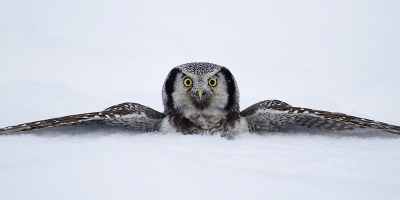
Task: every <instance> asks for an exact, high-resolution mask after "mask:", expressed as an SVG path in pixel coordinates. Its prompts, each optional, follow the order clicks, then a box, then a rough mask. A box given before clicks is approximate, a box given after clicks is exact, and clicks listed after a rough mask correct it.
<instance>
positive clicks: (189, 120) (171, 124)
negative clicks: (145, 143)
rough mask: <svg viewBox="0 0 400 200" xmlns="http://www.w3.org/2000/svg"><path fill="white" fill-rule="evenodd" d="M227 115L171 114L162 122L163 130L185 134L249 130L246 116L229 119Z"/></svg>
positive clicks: (161, 127) (234, 132)
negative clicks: (233, 119)
mask: <svg viewBox="0 0 400 200" xmlns="http://www.w3.org/2000/svg"><path fill="white" fill-rule="evenodd" d="M229 120H230V119H229V117H228V116H227V115H222V114H221V115H218V114H213V115H210V114H203V113H200V114H199V113H193V114H189V115H185V116H183V115H169V116H167V117H166V118H165V119H164V120H163V121H162V123H161V126H160V129H159V130H160V131H161V132H180V133H184V134H203V133H210V134H214V133H221V134H226V133H229V134H231V133H232V134H237V133H242V132H248V125H247V121H246V120H245V119H244V118H239V119H236V120H235V121H234V122H232V121H229Z"/></svg>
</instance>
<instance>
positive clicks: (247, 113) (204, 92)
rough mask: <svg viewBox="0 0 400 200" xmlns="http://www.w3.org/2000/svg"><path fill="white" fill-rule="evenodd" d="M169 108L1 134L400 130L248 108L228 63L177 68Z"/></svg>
mask: <svg viewBox="0 0 400 200" xmlns="http://www.w3.org/2000/svg"><path fill="white" fill-rule="evenodd" d="M162 101H163V104H164V112H163V113H161V112H158V111H156V110H154V109H152V108H149V107H146V106H144V105H141V104H138V103H122V104H118V105H115V106H111V107H109V108H107V109H105V110H103V111H100V112H91V113H84V114H77V115H70V116H65V117H59V118H53V119H47V120H41V121H35V122H30V123H24V124H20V125H16V126H9V127H5V128H2V129H0V134H11V133H18V132H22V131H30V130H37V129H43V128H49V127H57V126H63V125H72V124H75V125H84V124H102V125H104V126H114V127H124V128H126V129H131V130H138V131H144V132H146V131H149V132H179V133H182V134H205V133H206V134H215V133H219V134H220V135H221V136H224V137H228V138H231V137H233V136H235V135H237V134H240V133H243V132H268V131H283V130H294V129H295V128H296V127H304V128H312V129H321V130H331V131H341V130H353V129H367V128H369V129H378V130H381V131H386V132H390V133H394V134H399V135H400V127H399V126H395V125H390V124H387V123H383V122H378V121H373V120H369V119H364V118H359V117H354V116H350V115H346V114H342V113H337V112H328V111H322V110H314V109H309V108H301V107H293V106H291V105H289V104H287V103H285V102H282V101H279V100H266V101H261V102H258V103H256V104H254V105H252V106H250V107H248V108H246V109H244V110H242V111H240V108H239V89H238V86H237V83H236V81H235V78H234V76H233V75H232V73H231V72H230V71H229V69H227V68H226V67H223V66H219V65H216V64H212V63H197V62H196V63H188V64H183V65H180V66H177V67H175V68H173V69H172V70H171V71H170V72H169V74H168V75H167V78H166V79H165V82H164V85H163V88H162Z"/></svg>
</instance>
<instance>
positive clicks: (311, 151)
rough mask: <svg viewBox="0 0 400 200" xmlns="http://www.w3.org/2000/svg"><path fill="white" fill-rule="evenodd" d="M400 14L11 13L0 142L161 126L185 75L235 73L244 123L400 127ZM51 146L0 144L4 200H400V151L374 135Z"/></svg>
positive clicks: (151, 8)
mask: <svg viewBox="0 0 400 200" xmlns="http://www.w3.org/2000/svg"><path fill="white" fill-rule="evenodd" d="M399 10H400V3H399V2H398V1H309V0H307V1H275V2H272V1H141V2H136V1H64V2H60V1H40V0H38V1H18V0H12V1H11V0H10V1H8V0H3V1H1V2H0V70H1V71H0V72H1V73H0V110H2V112H0V126H1V127H4V126H9V125H14V124H18V123H23V122H27V121H34V120H39V119H44V118H50V117H58V116H62V115H68V114H76V113H82V112H90V111H97V110H102V109H104V108H106V107H109V106H111V105H113V104H117V103H122V102H137V103H141V104H144V105H147V106H150V107H153V108H155V109H157V110H159V111H163V108H162V103H161V87H162V84H163V82H164V79H165V77H166V75H167V74H168V72H169V70H171V68H173V67H175V66H177V65H180V64H183V63H187V62H212V63H215V64H219V65H223V66H225V67H228V68H229V69H230V70H231V72H232V73H233V74H234V75H235V78H236V80H237V82H238V85H239V89H240V92H241V107H242V109H243V108H246V107H247V106H249V105H251V104H252V103H256V102H258V101H261V100H265V99H279V100H283V101H286V102H288V103H290V104H291V105H294V106H303V107H310V108H316V109H323V110H330V111H338V112H345V113H348V114H352V115H356V116H362V117H368V118H371V119H374V120H379V121H385V122H389V123H392V124H396V125H400V115H399V114H398V113H400V105H399V103H398V102H400V93H399V91H400V90H399V85H400V37H399V35H400V23H399V22H400V14H399ZM55 135H56V136H43V135H40V134H39V135H19V136H6V137H4V136H3V137H1V138H0V143H1V145H0V148H1V150H0V152H1V153H0V198H1V199H27V198H29V199H36V198H40V199H50V198H58V199H63V198H64V199H89V198H104V199H115V198H124V199H130V198H134V197H141V198H146V197H147V198H182V199H183V198H189V197H190V198H193V199H196V198H198V199H204V198H214V199H221V198H223V197H226V198H227V199H232V198H237V199H243V198H254V199H265V198H268V197H270V198H279V199H284V198H287V199H293V198H294V197H303V198H306V199H313V198H314V199H321V198H324V199H329V198H332V199H337V198H348V199H355V198H361V197H362V198H363V199H377V198H380V199H390V198H393V199H398V198H400V192H399V190H398V188H400V187H399V186H400V181H399V179H400V173H399V170H398V167H397V168H396V166H399V159H398V158H399V156H400V153H399V152H400V151H399V150H400V141H399V138H395V139H393V138H386V137H379V135H378V134H377V136H376V137H374V136H372V137H360V138H359V137H354V136H352V137H343V136H341V135H333V137H332V136H331V135H330V134H328V133H321V134H320V135H307V134H304V133H302V134H299V135H281V134H277V135H276V134H272V135H263V136H258V135H251V134H244V135H243V136H240V137H239V138H236V139H235V140H233V141H228V140H225V139H223V138H219V137H218V136H181V135H174V134H171V135H169V134H167V135H156V134H152V133H150V134H141V135H129V134H125V133H122V132H120V133H118V134H110V133H108V132H106V133H105V132H102V131H99V132H97V133H96V132H95V133H90V134H89V135H87V134H85V135H83V136H76V135H68V134H67V135H65V134H62V133H55ZM292 192H293V193H292ZM135 195H136V196H135ZM292 197H293V198H292Z"/></svg>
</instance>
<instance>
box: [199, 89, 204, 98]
mask: <svg viewBox="0 0 400 200" xmlns="http://www.w3.org/2000/svg"><path fill="white" fill-rule="evenodd" d="M201 95H203V88H199V97H200V100H201Z"/></svg>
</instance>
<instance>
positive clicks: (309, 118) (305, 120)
mask: <svg viewBox="0 0 400 200" xmlns="http://www.w3.org/2000/svg"><path fill="white" fill-rule="evenodd" d="M240 115H241V116H242V117H244V118H245V119H246V120H247V122H248V124H249V129H250V131H260V130H266V131H279V130H281V129H283V128H288V127H289V129H290V125H298V126H303V127H306V128H318V129H324V130H334V131H341V130H354V129H358V128H372V129H377V130H382V131H386V132H390V133H395V134H398V135H400V126H395V125H391V124H387V123H384V122H378V121H373V120H370V119H365V118H359V117H355V116H351V115H346V114H343V113H337V112H328V111H322V110H313V109H309V108H300V107H292V106H290V105H289V104H287V103H285V102H282V101H279V100H267V101H261V102H259V103H256V104H254V105H252V106H250V107H248V108H246V109H245V110H243V111H242V112H240Z"/></svg>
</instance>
